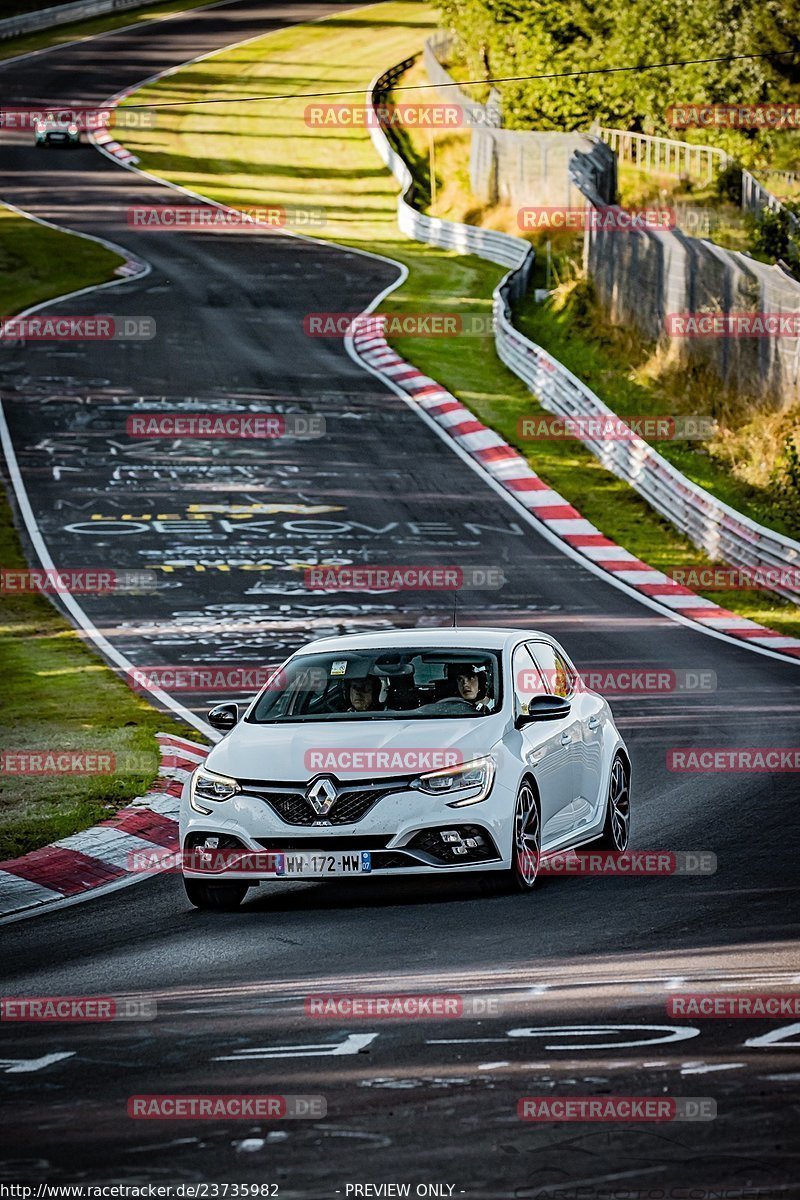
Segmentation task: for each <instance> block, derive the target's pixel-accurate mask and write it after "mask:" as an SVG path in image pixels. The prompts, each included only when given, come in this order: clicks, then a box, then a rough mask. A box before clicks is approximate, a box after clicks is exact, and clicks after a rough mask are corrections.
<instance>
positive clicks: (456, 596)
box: [453, 592, 458, 629]
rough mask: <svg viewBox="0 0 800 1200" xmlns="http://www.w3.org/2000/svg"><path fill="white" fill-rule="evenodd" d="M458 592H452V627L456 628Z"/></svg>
mask: <svg viewBox="0 0 800 1200" xmlns="http://www.w3.org/2000/svg"><path fill="white" fill-rule="evenodd" d="M457 615H458V592H453V629H458V620H457Z"/></svg>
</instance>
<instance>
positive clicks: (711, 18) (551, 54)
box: [440, 0, 800, 166]
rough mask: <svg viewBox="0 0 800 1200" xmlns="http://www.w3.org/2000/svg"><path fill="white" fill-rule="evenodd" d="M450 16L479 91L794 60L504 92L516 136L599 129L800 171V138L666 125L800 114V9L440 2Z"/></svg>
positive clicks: (795, 0)
mask: <svg viewBox="0 0 800 1200" xmlns="http://www.w3.org/2000/svg"><path fill="white" fill-rule="evenodd" d="M440 11H441V14H442V23H443V25H444V26H445V28H447V29H450V30H453V31H454V32H456V33H457V34H458V35H459V36H460V38H461V40H462V42H463V45H464V64H463V65H464V67H465V68H466V71H467V73H468V76H469V78H471V79H487V78H490V77H497V76H508V75H541V74H543V73H547V72H553V73H555V72H562V71H581V70H586V69H596V68H613V67H619V66H631V65H633V66H639V67H644V66H645V65H647V64H652V63H659V62H665V61H674V60H685V59H691V58H708V57H714V56H720V55H741V54H748V53H765V52H770V51H773V52H775V51H786V50H790V51H792V52H793V53H792V54H787V55H785V56H782V57H770V58H750V59H740V60H738V61H726V62H714V63H707V64H703V65H694V66H687V67H673V68H657V69H654V70H635V71H624V72H617V73H605V74H593V75H582V76H579V77H577V78H574V79H569V80H564V79H551V80H546V79H544V80H543V79H538V80H524V81H520V82H516V83H513V82H512V83H503V84H500V85H499V89H500V91H501V93H502V96H503V110H504V124H505V125H506V126H507V127H509V128H512V129H513V128H517V129H524V128H536V129H543V130H546V129H585V128H588V127H589V126H590V125H591V124H592V123H593V122H595V121H597V122H599V123H600V124H602V125H609V126H615V127H619V128H624V129H634V130H639V131H641V132H644V133H658V134H670V135H671V136H673V137H678V138H683V139H685V140H687V141H707V142H711V143H713V144H715V145H719V146H722V147H723V148H724V149H727V150H728V151H729V152H731V153H732V154H734V155H735V156H736V157H737V158H739V159H740V161H742V162H743V163H744V164H745V165H746V166H764V165H767V163H770V162H772V163H773V164H774V162H775V161H776V158H779V159H780V160H781V161H786V159H787V152H788V158H789V159H791V158H793V157H794V155H795V153H796V150H797V146H798V144H800V134H798V133H796V132H787V131H786V130H769V131H752V132H751V131H747V132H743V131H740V130H729V129H721V128H713V129H710V130H687V131H686V132H683V131H677V130H675V129H673V128H671V127H670V126H669V124H668V122H667V119H666V116H665V111H666V109H667V107H668V106H669V105H671V104H713V103H723V104H748V105H749V104H755V103H759V102H769V103H796V104H800V0H763V3H759V4H753V3H752V2H751V0H713V2H712V0H608V2H606V3H602V4H601V3H596V2H595V0H571V3H569V4H563V3H560V2H559V0H440ZM787 140H788V141H787ZM790 147H791V148H790ZM776 151H780V153H779V154H778V155H776Z"/></svg>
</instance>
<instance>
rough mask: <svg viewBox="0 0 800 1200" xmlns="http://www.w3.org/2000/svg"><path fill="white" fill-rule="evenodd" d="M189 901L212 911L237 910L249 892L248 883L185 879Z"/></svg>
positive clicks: (184, 883) (196, 906)
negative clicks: (206, 881) (207, 881)
mask: <svg viewBox="0 0 800 1200" xmlns="http://www.w3.org/2000/svg"><path fill="white" fill-rule="evenodd" d="M183 886H184V887H185V888H186V895H187V896H188V898H189V903H190V904H193V905H194V907H195V908H201V909H205V910H207V911H211V912H235V911H236V909H237V908H238V907H239V905H240V904H241V903H242V901H243V900H244V898H245V896H246V894H247V884H246V883H205V882H204V880H202V879H184V881H183Z"/></svg>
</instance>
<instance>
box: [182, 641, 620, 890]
mask: <svg viewBox="0 0 800 1200" xmlns="http://www.w3.org/2000/svg"><path fill="white" fill-rule="evenodd" d="M209 721H210V723H211V724H212V725H213V726H214V727H216V728H218V729H222V730H225V731H226V732H227V736H226V737H224V738H223V739H222V740H221V741H220V742H219V743H218V744H217V745H215V746H214V747H213V749H212V750H211V751H210V753H209V755H208V757H207V759H206V760H205V762H204V763H203V765H202V766H200V767H199V768H198V769H197V770H196V771H195V772H194V773H193V775H192V776H191V778H190V779H189V780H188V781H187V784H186V786H185V787H184V792H183V799H182V804H181V822H180V840H181V847H182V850H183V855H182V871H183V876H184V882H185V886H186V892H187V895H188V897H189V899H190V901H191V902H192V904H194V905H195V906H197V907H198V908H212V909H231V908H236V907H237V906H238V905H239V904H240V903H241V901H242V899H243V898H244V896H245V894H246V892H247V889H248V888H249V887H253V886H255V885H256V884H258V883H259V882H263V881H267V880H269V881H275V880H296V879H332V878H338V879H341V878H342V877H350V876H353V877H356V876H357V877H359V878H363V877H364V876H367V875H368V876H371V877H380V876H386V875H395V876H397V875H445V874H461V873H463V872H465V871H470V872H476V871H480V872H489V871H491V872H497V873H503V877H504V879H505V880H506V881H507V882H508V883H509V884H511V885H512V886H513V887H515V888H517V889H519V890H521V891H529V890H530V889H531V888H532V887H533V885H534V883H535V881H536V876H537V872H538V868H539V860H540V856H541V855H542V854H548V853H552V852H555V851H562V850H566V849H570V848H574V847H576V846H582V845H586V844H588V843H594V844H595V845H597V846H602V847H603V848H605V849H608V850H624V849H625V848H626V847H627V844H628V836H629V827H630V776H631V764H630V757H629V755H628V752H627V750H626V748H625V744H624V742H623V741H622V738H621V737H620V735H619V732H618V731H617V728H616V726H615V725H614V721H613V718H612V715H611V711H610V709H609V707H608V704H607V703H606V701H605V700H604V699H603V698H602V697H601V696H599V695H598V694H597V693H595V692H592V691H590V690H589V689H587V688H585V687H584V686H583V685H582V683H581V680H580V677H579V675H578V672H577V671H576V669H575V667H574V666H573V664H572V663H571V661H570V659H569V658H568V657H567V655H566V653H565V652H564V650H563V649H562V648H561V646H560V645H559V644H558V643H557V642H555V641H554V640H553V638H551V637H549V636H548V635H547V634H545V633H536V632H533V631H531V632H524V631H523V632H520V631H519V630H515V631H511V630H508V629H480V628H469V629H436V630H424V631H420V630H412V631H403V632H397V633H379V634H370V633H363V634H355V635H350V636H347V637H337V638H326V639H324V640H321V641H316V642H313V643H310V644H309V645H307V646H304V647H303V648H302V649H301V650H298V651H297V652H296V653H295V654H293V655H292V657H291V658H289V659H288V660H287V661H286V662H285V663H284V665H283V666H282V667H281V668H280V669H279V670H278V671H276V672H275V674H274V675H273V676H272V677H271V679H270V680H269V681H268V682H267V684H266V686H265V687H264V688H263V689H262V691H261V692H260V693H259V694H258V696H256V698H255V699H254V700H253V701H252V703H251V704H249V705H248V706H247V708H246V710H245V711H244V713H240V711H239V707H238V706H237V705H236V704H230V703H228V704H221V705H218V706H217V707H216V708H214V709H212V711H211V712H210V713H209Z"/></svg>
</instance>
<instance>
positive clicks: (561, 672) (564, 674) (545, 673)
mask: <svg viewBox="0 0 800 1200" xmlns="http://www.w3.org/2000/svg"><path fill="white" fill-rule="evenodd" d="M528 649H529V650H530V652H531V654H533V655H534V656H535V658H536V662H537V663H538V665H539V670H540V671H541V674H542V677H543V679H544V682H545V691H546V692H547V693H548V694H549V695H551V696H563V697H565V698H566V697H567V696H571V695H572V693H573V691H574V688H575V677H574V675H573V672H572V671H571V670H570V668H569V667H568V666H567V664H566V662H565V661H564V659H563V658H562V657H561V655H560V654H559V653H558V651H557V650H555V649H554V648H553V647H552V646H550V645H548V643H547V642H531V643H530V644H529V646H528Z"/></svg>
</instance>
